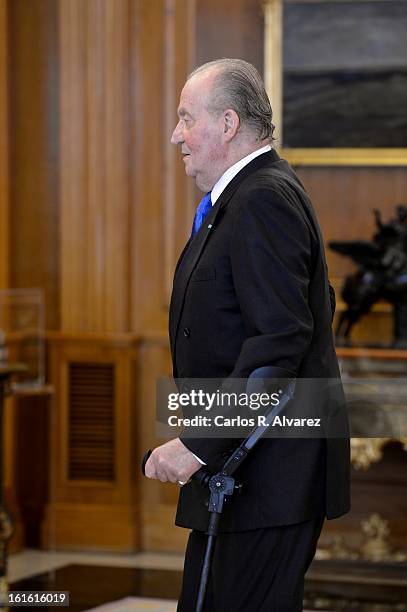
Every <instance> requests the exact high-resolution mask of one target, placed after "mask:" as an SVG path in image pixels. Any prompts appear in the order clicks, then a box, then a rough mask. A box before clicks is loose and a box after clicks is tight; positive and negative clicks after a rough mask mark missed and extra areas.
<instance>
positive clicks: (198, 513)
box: [170, 150, 349, 531]
mask: <svg viewBox="0 0 407 612" xmlns="http://www.w3.org/2000/svg"><path fill="white" fill-rule="evenodd" d="M208 226H211V227H209V228H208ZM331 321H332V311H331V304H330V296H329V283H328V279H327V270H326V263H325V255H324V248H323V242H322V238H321V234H320V230H319V227H318V223H317V221H316V218H315V214H314V211H313V209H312V205H311V203H310V200H309V198H308V196H307V194H306V193H305V191H304V189H303V187H302V185H301V183H300V182H299V180H298V179H297V178H296V176H295V174H294V173H293V171H292V170H291V168H290V167H289V165H288V164H287V162H285V161H284V160H282V159H280V158H279V156H278V155H277V153H276V152H275V151H274V150H272V151H270V152H268V153H265V154H262V155H260V156H258V157H257V158H255V159H254V160H253V161H251V162H250V163H249V164H248V165H247V166H246V167H245V168H243V169H242V170H241V171H240V172H239V173H238V174H237V175H236V177H235V178H234V179H233V180H232V181H231V182H230V183H229V184H228V185H227V187H226V189H225V190H224V192H223V193H222V194H221V196H220V198H219V199H218V201H217V202H216V204H215V205H214V206H213V208H212V211H211V212H210V213H209V215H208V217H207V218H206V219H205V222H204V223H203V225H202V227H201V228H200V230H199V232H198V233H197V234H196V236H195V237H194V238H193V240H191V241H189V243H188V244H187V246H186V247H185V249H184V251H183V253H182V254H181V257H180V259H179V262H178V265H177V269H176V273H175V277H174V287H173V294H172V299H171V308H170V341H171V350H172V359H173V366H174V377H176V378H182V379H188V378H221V379H224V378H226V377H231V378H245V377H248V376H249V375H250V374H251V373H252V372H253V371H254V370H256V369H257V368H260V367H263V366H273V367H275V368H280V369H281V370H277V371H278V372H280V371H281V375H282V376H296V377H298V378H315V377H318V378H331V377H338V376H339V371H338V364H337V359H336V355H335V350H334V343H333V337H332V328H331ZM181 439H182V440H183V442H184V444H185V445H186V446H187V447H188V448H189V449H190V450H191V451H192V452H194V453H195V454H196V455H198V456H199V457H200V458H201V459H202V460H204V461H206V463H207V464H208V466H209V467H210V468H212V469H213V470H216V469H218V468H219V467H220V465H221V464H222V462H224V458H225V456H226V455H227V454H228V453H229V452H230V451H231V450H232V448H231V443H233V441H231V440H227V439H222V440H219V439H213V440H209V439H202V438H201V439H188V438H183V437H182V436H181ZM239 479H240V480H242V481H243V483H244V492H243V494H242V495H241V496H236V497H234V498H233V499H232V500H231V501H230V504H227V505H226V510H225V511H224V515H223V517H222V524H221V531H222V530H223V531H241V530H247V529H254V528H261V527H268V526H274V525H287V524H292V523H297V522H301V521H305V520H309V519H312V518H317V517H321V516H325V515H326V516H328V518H333V517H336V516H340V515H341V514H343V513H345V512H346V511H347V510H348V509H349V443H348V440H346V439H328V440H325V439H306V440H304V439H302V440H299V439H264V440H261V441H260V443H259V444H258V446H257V447H256V448H255V450H254V451H253V452H252V454H251V455H250V456H249V458H248V459H247V461H246V463H245V464H243V465H242V466H241V468H240V471H239ZM206 498H207V493H206V492H205V491H204V490H203V489H201V488H200V486H199V485H197V484H196V483H194V482H191V483H189V484H187V485H185V486H184V487H182V489H181V492H180V499H179V504H178V511H177V517H176V524H177V525H179V526H183V527H189V528H193V529H198V530H203V531H204V530H206V527H207V521H208V513H207V509H206V505H205V501H206Z"/></svg>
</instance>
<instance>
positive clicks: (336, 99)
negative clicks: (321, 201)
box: [264, 0, 407, 165]
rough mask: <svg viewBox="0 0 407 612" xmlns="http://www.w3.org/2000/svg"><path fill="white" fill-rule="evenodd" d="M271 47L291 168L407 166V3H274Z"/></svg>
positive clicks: (269, 61)
mask: <svg viewBox="0 0 407 612" xmlns="http://www.w3.org/2000/svg"><path fill="white" fill-rule="evenodd" d="M264 42H265V44H264V49H265V58H264V59H265V63H264V65H265V81H266V87H267V89H268V92H269V94H270V99H271V101H272V105H273V109H274V113H275V118H276V125H277V138H278V143H277V144H278V145H279V146H280V147H281V148H282V149H283V150H284V154H285V156H286V157H287V158H288V159H289V160H290V161H291V162H293V163H309V164H346V165H354V164H363V165H375V164H378V165H407V1H406V0H267V2H266V4H265V41H264Z"/></svg>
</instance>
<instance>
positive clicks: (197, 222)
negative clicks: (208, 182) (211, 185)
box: [191, 191, 212, 238]
mask: <svg viewBox="0 0 407 612" xmlns="http://www.w3.org/2000/svg"><path fill="white" fill-rule="evenodd" d="M211 208H212V201H211V192H210V191H209V192H208V193H206V194H205V195H204V197H203V198H202V200H201V201H200V202H199V205H198V208H197V209H196V213H195V217H194V223H193V225H192V232H191V238H193V237H194V236H195V234H196V233H197V231H198V230H199V228H200V227H201V225H202V223H203V222H204V219H205V217H206V215H207V214H208V213H209V212H210V210H211Z"/></svg>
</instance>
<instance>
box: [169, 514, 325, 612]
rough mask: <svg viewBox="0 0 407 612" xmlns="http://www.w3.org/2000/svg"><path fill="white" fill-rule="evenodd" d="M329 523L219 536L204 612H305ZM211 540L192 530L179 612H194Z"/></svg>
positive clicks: (312, 522)
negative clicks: (310, 574) (309, 579)
mask: <svg viewBox="0 0 407 612" xmlns="http://www.w3.org/2000/svg"><path fill="white" fill-rule="evenodd" d="M323 522H324V519H323V518H319V519H314V520H310V521H305V522H303V523H297V524H295V525H284V526H279V527H267V528H264V529H255V530H252V531H243V532H235V533H222V534H220V535H219V536H218V538H217V542H216V546H215V552H214V557H213V561H212V567H211V573H210V577H209V584H208V590H207V594H206V599H205V608H204V610H205V612H231V611H232V610H233V612H253V610H256V612H301V611H302V601H303V593H304V576H305V572H306V571H307V569H308V567H309V565H310V563H311V561H312V559H313V557H314V555H315V550H316V546H317V541H318V537H319V535H320V533H321V529H322V525H323ZM206 538H207V536H206V535H205V534H204V533H202V532H199V531H192V532H191V534H190V536H189V540H188V545H187V549H186V554H185V565H184V576H183V584H182V590H181V595H180V598H179V602H178V608H177V612H194V610H195V605H196V598H197V593H198V587H199V580H200V574H201V569H202V562H203V556H204V552H205V546H206Z"/></svg>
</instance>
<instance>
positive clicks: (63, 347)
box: [43, 334, 140, 551]
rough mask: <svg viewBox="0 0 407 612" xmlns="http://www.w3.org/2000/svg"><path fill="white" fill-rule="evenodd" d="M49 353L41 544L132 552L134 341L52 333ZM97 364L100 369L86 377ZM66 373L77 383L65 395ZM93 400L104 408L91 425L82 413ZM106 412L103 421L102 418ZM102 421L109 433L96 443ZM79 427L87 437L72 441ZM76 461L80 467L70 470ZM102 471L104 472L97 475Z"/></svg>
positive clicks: (69, 382) (135, 502) (136, 528)
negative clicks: (47, 468)
mask: <svg viewBox="0 0 407 612" xmlns="http://www.w3.org/2000/svg"><path fill="white" fill-rule="evenodd" d="M49 354H50V376H51V380H52V381H53V382H54V384H55V397H54V399H53V406H52V408H51V424H50V464H51V468H52V469H51V491H50V498H49V502H48V505H47V516H46V521H45V524H44V528H43V542H44V544H45V545H48V546H51V547H56V548H70V549H75V548H81V547H85V548H87V547H89V548H99V549H103V548H105V549H111V550H122V551H124V550H128V551H130V550H135V549H137V548H138V545H139V537H140V524H139V519H138V515H139V506H140V499H139V495H137V492H136V489H135V482H136V477H135V473H136V470H137V472H138V469H137V468H138V466H137V463H138V458H137V454H136V450H135V447H136V440H137V431H138V428H137V421H136V418H140V417H139V414H138V410H137V405H136V404H135V389H136V360H137V352H136V345H135V342H134V340H133V339H132V338H131V337H130V336H128V335H112V336H109V335H108V334H103V335H101V336H96V335H95V334H92V335H81V336H73V335H69V336H63V335H61V334H55V335H54V336H51V337H50V339H49ZM98 366H99V370H100V371H99V372H98V373H97V375H96V376H94V375H92V373H91V371H92V370H93V371H95V370H96V369H97V368H98ZM81 368H82V370H81ZM73 369H74V370H75V378H76V382H77V381H78V376H79V377H80V376H81V377H82V379H81V382H80V385H77V384H75V387H76V391H75V395H74V396H71V394H70V393H71V391H72V389H73V382H74V381H73V379H72V370H73ZM104 372H106V376H105V377H104V375H103V373H104ZM112 377H113V380H112ZM110 390H111V393H112V396H111V398H110V396H109V393H110ZM106 392H108V396H107V395H106ZM98 396H99V397H100V400H101V401H102V400H103V398H104V399H105V400H106V398H107V399H108V403H107V404H106V401H105V402H104V406H102V404H101V406H102V410H101V411H100V414H99V416H97V415H96V416H95V418H94V419H93V420H92V419H90V418H89V415H90V413H91V411H92V410H95V408H96V409H97V397H98ZM106 410H107V411H108V415H107V417H108V418H107V419H106V418H103V414H102V412H103V411H104V412H105V413H106ZM109 421H110V422H111V423H112V427H111V431H107V432H106V431H104V432H102V433H103V436H102V438H99V440H96V437H97V435H98V427H99V433H100V427H105V426H106V424H107V423H108V422H109ZM78 422H81V423H82V425H86V427H89V435H86V427H83V428H82V430H81V432H80V435H79V437H78V435H73V434H75V432H76V433H78V432H77V431H76V430H75V427H76V424H77V423H78ZM106 434H107V436H106ZM95 441H96V443H97V446H95ZM101 444H102V446H101ZM105 453H107V455H105ZM77 457H79V458H80V462H79V464H75V466H74V464H73V459H75V458H77ZM106 459H107V461H106ZM101 460H102V464H101ZM92 463H93V470H92V469H91V468H92ZM110 463H112V465H111V466H110ZM101 466H102V467H103V466H104V467H106V466H107V468H108V469H107V470H106V469H104V471H103V473H100V471H99V470H98V467H101ZM73 467H75V468H76V469H75V470H73ZM106 525H109V529H106Z"/></svg>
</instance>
